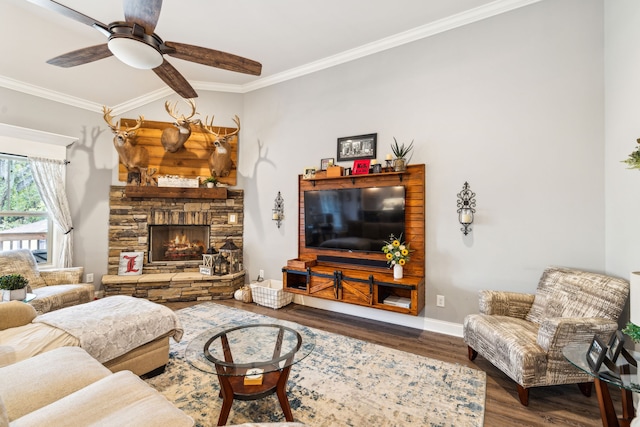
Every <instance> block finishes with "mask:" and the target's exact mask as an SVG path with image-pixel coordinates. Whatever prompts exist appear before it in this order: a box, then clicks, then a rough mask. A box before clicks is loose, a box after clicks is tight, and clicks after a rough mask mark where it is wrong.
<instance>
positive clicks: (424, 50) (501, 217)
mask: <svg viewBox="0 0 640 427" xmlns="http://www.w3.org/2000/svg"><path fill="white" fill-rule="evenodd" d="M602 32H603V29H602V2H601V1H597V0H594V1H581V0H575V1H562V2H557V1H547V2H542V3H538V4H535V5H532V6H528V7H525V8H522V9H519V10H516V11H513V12H510V13H507V14H504V15H501V16H498V17H494V18H491V19H488V20H485V21H482V22H478V23H475V24H473V25H469V26H466V27H463V28H460V29H456V30H454V31H450V32H447V33H443V34H440V35H438V36H435V37H431V38H428V39H425V40H422V41H418V42H414V43H412V44H410V45H405V46H403V47H399V48H396V49H393V50H390V51H386V52H383V53H380V54H377V55H374V56H370V57H366V58H364V59H361V60H359V61H356V62H351V63H348V64H344V65H341V66H338V67H335V68H332V69H329V70H326V71H323V72H319V73H315V74H313V75H309V76H306V77H302V78H298V79H296V80H293V81H289V82H286V83H282V84H279V85H277V86H273V87H268V88H265V89H262V90H258V91H255V92H252V93H249V94H247V95H246V97H245V113H244V114H245V116H244V117H245V122H246V123H247V124H248V125H247V126H246V127H245V128H244V134H243V143H242V146H241V153H242V159H243V162H242V164H241V174H242V175H243V176H245V177H247V178H248V179H247V181H246V182H245V183H243V187H244V188H245V189H246V191H247V204H246V210H247V224H245V231H246V236H245V252H246V254H247V255H246V257H245V260H246V264H247V266H248V268H249V270H250V272H251V275H252V277H253V276H255V275H256V273H257V271H258V269H260V268H262V269H265V271H266V274H267V276H268V277H279V276H280V268H281V267H282V266H283V265H285V264H286V260H287V259H288V258H292V257H295V255H296V236H297V226H298V224H297V219H296V208H297V174H298V173H300V172H301V171H302V169H303V168H304V166H306V165H319V162H320V159H321V158H324V157H335V156H336V138H338V137H342V136H349V135H358V134H364V133H370V132H377V133H378V158H379V159H380V160H382V159H384V156H385V154H386V153H388V152H390V149H389V145H390V143H391V142H393V139H392V137H394V136H395V137H396V138H398V139H399V140H400V141H404V142H410V141H411V140H415V145H416V148H415V153H414V156H413V160H412V161H413V162H414V163H425V164H426V166H427V256H426V258H427V264H426V271H427V307H426V309H425V313H423V315H422V316H424V317H426V318H428V319H426V320H424V325H425V326H426V327H427V328H430V329H431V328H440V327H442V325H440V324H436V323H434V322H432V319H437V320H441V321H448V322H455V323H461V322H462V320H463V318H464V316H465V315H466V314H468V313H471V312H477V291H478V290H479V289H485V288H493V289H508V290H515V291H533V290H534V289H535V286H536V284H537V279H538V278H539V276H540V274H541V272H542V270H543V269H544V268H545V267H546V266H548V265H551V264H553V265H565V266H571V267H580V268H585V269H590V270H596V271H603V270H604V242H605V236H604V169H603V167H604V164H603V161H602V157H603V144H602V141H603V136H604V127H603V117H604V111H603V102H604V98H603V51H602V36H603V33H602ZM258 142H260V143H261V144H263V148H262V152H261V156H259V155H258V149H257V147H256V146H257V145H258ZM345 166H347V164H345ZM465 181H468V182H469V184H470V186H471V189H472V190H473V191H475V192H476V193H477V197H476V200H477V215H476V223H475V224H474V226H473V232H472V234H470V235H469V236H468V237H466V238H465V237H464V236H463V235H462V233H461V232H460V231H459V228H460V226H459V224H458V222H457V214H456V200H457V199H456V194H457V193H458V192H459V191H460V190H461V189H462V185H463V183H464V182H465ZM278 191H282V194H283V197H284V199H285V214H286V216H287V219H285V221H284V227H283V228H281V229H280V230H278V229H277V228H276V226H275V224H273V222H272V221H271V220H270V212H271V208H272V205H273V199H274V198H275V196H276V194H277V192H278ZM436 294H441V295H444V296H445V297H446V301H447V306H446V308H445V309H442V308H436V307H435V297H436ZM313 303H314V304H316V305H319V306H322V307H329V306H330V307H331V309H335V310H338V311H345V312H357V313H359V314H361V315H365V316H370V317H373V318H377V319H386V320H388V321H393V322H398V323H403V324H408V325H414V326H415V325H416V324H420V323H421V322H422V319H418V320H416V319H411V318H410V317H409V316H391V315H389V314H386V313H381V312H379V311H374V310H363V309H358V308H354V307H353V306H347V305H342V304H331V305H329V304H328V303H326V302H322V301H320V300H315V301H313Z"/></svg>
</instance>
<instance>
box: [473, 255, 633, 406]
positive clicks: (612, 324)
mask: <svg viewBox="0 0 640 427" xmlns="http://www.w3.org/2000/svg"><path fill="white" fill-rule="evenodd" d="M628 295H629V282H627V281H626V280H622V279H618V278H614V277H610V276H605V275H602V274H596V273H589V272H586V271H580V270H572V269H568V268H560V267H550V268H547V269H546V270H545V271H544V273H543V274H542V277H541V278H540V282H539V283H538V288H537V290H536V294H535V295H532V294H521V293H514V292H499V291H480V314H470V315H468V316H467V317H466V318H465V319H464V326H463V333H464V341H465V342H466V343H467V345H468V350H469V359H470V360H474V359H475V358H476V356H477V355H478V353H480V354H481V355H482V356H483V357H484V358H485V359H487V360H488V361H489V362H491V363H492V364H493V365H494V366H495V367H497V368H498V369H500V370H501V371H502V372H504V373H505V374H506V375H507V376H508V377H509V378H511V379H512V380H514V381H515V382H516V383H518V396H519V398H520V403H522V404H523V405H524V406H527V405H528V404H529V389H530V388H531V387H538V386H548V385H559V384H578V385H579V387H580V390H581V391H582V392H583V393H584V394H585V395H587V396H588V395H590V393H591V385H592V383H591V381H592V380H593V379H592V378H591V377H590V376H589V375H587V374H585V373H582V372H581V371H580V370H578V369H576V368H575V367H573V366H572V365H571V364H570V363H569V362H567V361H566V360H565V358H564V356H563V355H562V348H563V347H564V346H566V345H567V344H570V343H590V342H591V341H592V339H593V336H594V335H597V336H599V337H600V338H602V339H603V340H605V342H606V341H607V340H608V339H609V336H610V335H611V333H612V332H614V331H616V330H617V329H618V317H619V316H620V313H621V312H622V309H623V307H624V305H625V303H626V301H627V297H628Z"/></svg>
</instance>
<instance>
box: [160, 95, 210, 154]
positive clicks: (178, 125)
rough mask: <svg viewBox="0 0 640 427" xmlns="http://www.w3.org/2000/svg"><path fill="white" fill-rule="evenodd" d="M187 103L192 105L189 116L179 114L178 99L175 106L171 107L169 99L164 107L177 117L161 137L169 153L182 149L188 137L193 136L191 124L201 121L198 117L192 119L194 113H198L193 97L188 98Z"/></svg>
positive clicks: (172, 115)
mask: <svg viewBox="0 0 640 427" xmlns="http://www.w3.org/2000/svg"><path fill="white" fill-rule="evenodd" d="M187 103H188V104H189V106H190V107H191V114H190V115H188V116H185V115H184V114H181V115H180V116H178V110H177V108H178V101H176V103H175V105H174V106H173V107H171V104H170V103H169V101H166V102H165V103H164V109H165V110H167V113H169V115H170V116H171V117H173V118H174V119H175V122H173V126H174V127H166V128H164V130H163V131H162V136H161V137H160V142H161V143H162V146H163V147H164V150H165V151H166V152H167V153H175V152H177V151H180V149H182V147H183V146H184V143H185V142H187V139H189V137H190V136H191V124H192V123H193V124H195V123H200V120H198V119H196V120H191V118H192V117H193V116H194V115H196V114H198V113H196V103H195V101H194V100H193V99H187Z"/></svg>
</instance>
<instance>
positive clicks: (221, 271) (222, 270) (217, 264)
mask: <svg viewBox="0 0 640 427" xmlns="http://www.w3.org/2000/svg"><path fill="white" fill-rule="evenodd" d="M213 271H214V273H215V274H216V275H217V276H224V275H225V274H229V261H227V259H226V258H225V257H224V256H222V254H218V256H217V257H216V259H215V260H214V261H213Z"/></svg>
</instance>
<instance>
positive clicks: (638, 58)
mask: <svg viewBox="0 0 640 427" xmlns="http://www.w3.org/2000/svg"><path fill="white" fill-rule="evenodd" d="M638 22H640V4H639V3H638V2H637V1H634V0H607V1H606V2H605V39H604V40H605V70H606V73H605V86H606V88H607V90H606V102H605V105H606V109H605V112H606V114H605V117H606V119H605V128H606V152H605V160H606V176H605V182H606V187H605V188H606V204H605V205H606V236H607V239H606V268H607V271H608V272H610V273H611V274H615V275H618V276H622V277H625V278H627V279H628V278H629V273H630V272H631V271H638V270H640V227H638V222H639V221H638V219H639V218H640V216H639V212H640V171H639V170H637V169H636V170H628V169H626V165H625V164H623V163H620V161H621V160H624V159H626V158H627V156H628V155H629V154H630V153H631V152H632V151H633V150H635V148H636V147H637V143H636V139H637V138H640V103H639V100H640V27H639V26H638Z"/></svg>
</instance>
